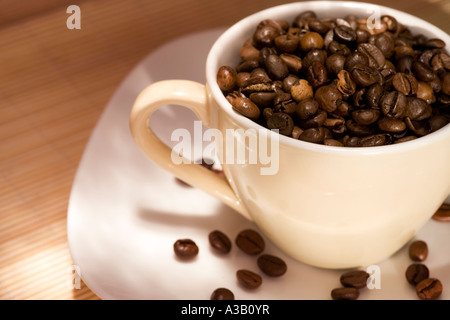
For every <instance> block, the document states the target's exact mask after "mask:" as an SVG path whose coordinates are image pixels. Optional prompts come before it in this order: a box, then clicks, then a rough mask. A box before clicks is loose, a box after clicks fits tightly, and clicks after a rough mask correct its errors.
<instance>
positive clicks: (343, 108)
mask: <svg viewBox="0 0 450 320" xmlns="http://www.w3.org/2000/svg"><path fill="white" fill-rule="evenodd" d="M352 110H353V108H352V106H351V105H350V104H349V103H348V102H346V101H338V102H337V108H336V110H334V112H333V114H334V115H337V116H339V117H349V116H350V115H351V112H352Z"/></svg>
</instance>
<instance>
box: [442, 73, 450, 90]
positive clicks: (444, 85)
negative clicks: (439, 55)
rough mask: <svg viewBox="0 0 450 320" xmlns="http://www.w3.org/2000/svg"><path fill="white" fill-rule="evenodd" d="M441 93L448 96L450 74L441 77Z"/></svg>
mask: <svg viewBox="0 0 450 320" xmlns="http://www.w3.org/2000/svg"><path fill="white" fill-rule="evenodd" d="M441 83H442V93H444V94H446V95H450V72H446V73H444V74H443V75H442V76H441Z"/></svg>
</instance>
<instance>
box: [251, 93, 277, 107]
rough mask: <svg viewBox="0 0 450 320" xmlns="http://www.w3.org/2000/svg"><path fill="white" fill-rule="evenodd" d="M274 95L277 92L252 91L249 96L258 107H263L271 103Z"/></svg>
mask: <svg viewBox="0 0 450 320" xmlns="http://www.w3.org/2000/svg"><path fill="white" fill-rule="evenodd" d="M276 96H277V94H276V93H275V92H253V93H251V94H250V96H249V98H250V100H252V101H253V102H254V103H255V104H256V105H257V106H258V107H260V108H265V107H270V106H272V105H273V104H272V102H273V100H274V99H275V97H276Z"/></svg>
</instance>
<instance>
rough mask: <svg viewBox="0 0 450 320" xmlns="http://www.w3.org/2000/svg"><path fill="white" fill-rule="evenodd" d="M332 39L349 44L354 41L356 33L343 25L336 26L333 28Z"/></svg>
mask: <svg viewBox="0 0 450 320" xmlns="http://www.w3.org/2000/svg"><path fill="white" fill-rule="evenodd" d="M334 39H335V40H336V41H339V42H342V43H348V44H351V43H353V42H355V41H356V32H355V30H353V29H352V28H350V27H348V26H345V25H338V26H336V27H335V28H334Z"/></svg>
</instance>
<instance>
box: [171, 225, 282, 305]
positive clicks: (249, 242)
mask: <svg viewBox="0 0 450 320" xmlns="http://www.w3.org/2000/svg"><path fill="white" fill-rule="evenodd" d="M208 240H209V244H210V245H211V248H212V249H213V250H214V251H215V252H217V253H218V254H221V255H226V254H228V253H229V252H230V251H231V249H232V242H231V240H230V238H229V237H228V236H227V235H226V234H225V233H223V232H222V231H220V230H213V231H211V232H210V233H209V235H208ZM235 243H236V246H237V247H238V248H239V249H240V250H241V251H242V252H244V253H246V254H247V255H250V256H257V255H259V254H261V253H262V252H263V251H264V249H265V241H264V238H263V237H262V236H261V235H260V234H259V233H258V232H257V231H256V230H253V229H245V230H242V231H241V232H239V233H238V235H237V236H236V239H235ZM173 249H174V253H175V255H176V257H178V258H179V259H180V260H184V261H186V260H192V259H194V258H195V257H196V256H197V255H198V252H199V248H198V246H197V244H196V243H195V242H194V241H193V240H192V239H179V240H177V241H175V243H174V245H173ZM257 266H258V267H259V269H260V270H261V271H262V272H263V273H264V274H265V275H267V276H269V277H280V276H282V275H283V274H285V273H286V271H287V265H286V263H285V262H284V261H283V260H282V259H281V258H279V257H277V256H274V255H270V254H261V255H260V256H259V257H258V258H257ZM236 278H237V282H238V283H239V285H240V286H242V287H243V288H246V289H250V290H253V289H257V288H259V287H260V286H261V285H262V283H263V277H262V276H261V275H260V274H258V273H257V272H255V271H252V270H248V269H239V270H237V271H236ZM210 299H211V300H234V293H233V292H232V291H231V290H230V289H228V288H223V287H222V288H217V289H215V290H214V291H213V292H212V294H211V296H210Z"/></svg>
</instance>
